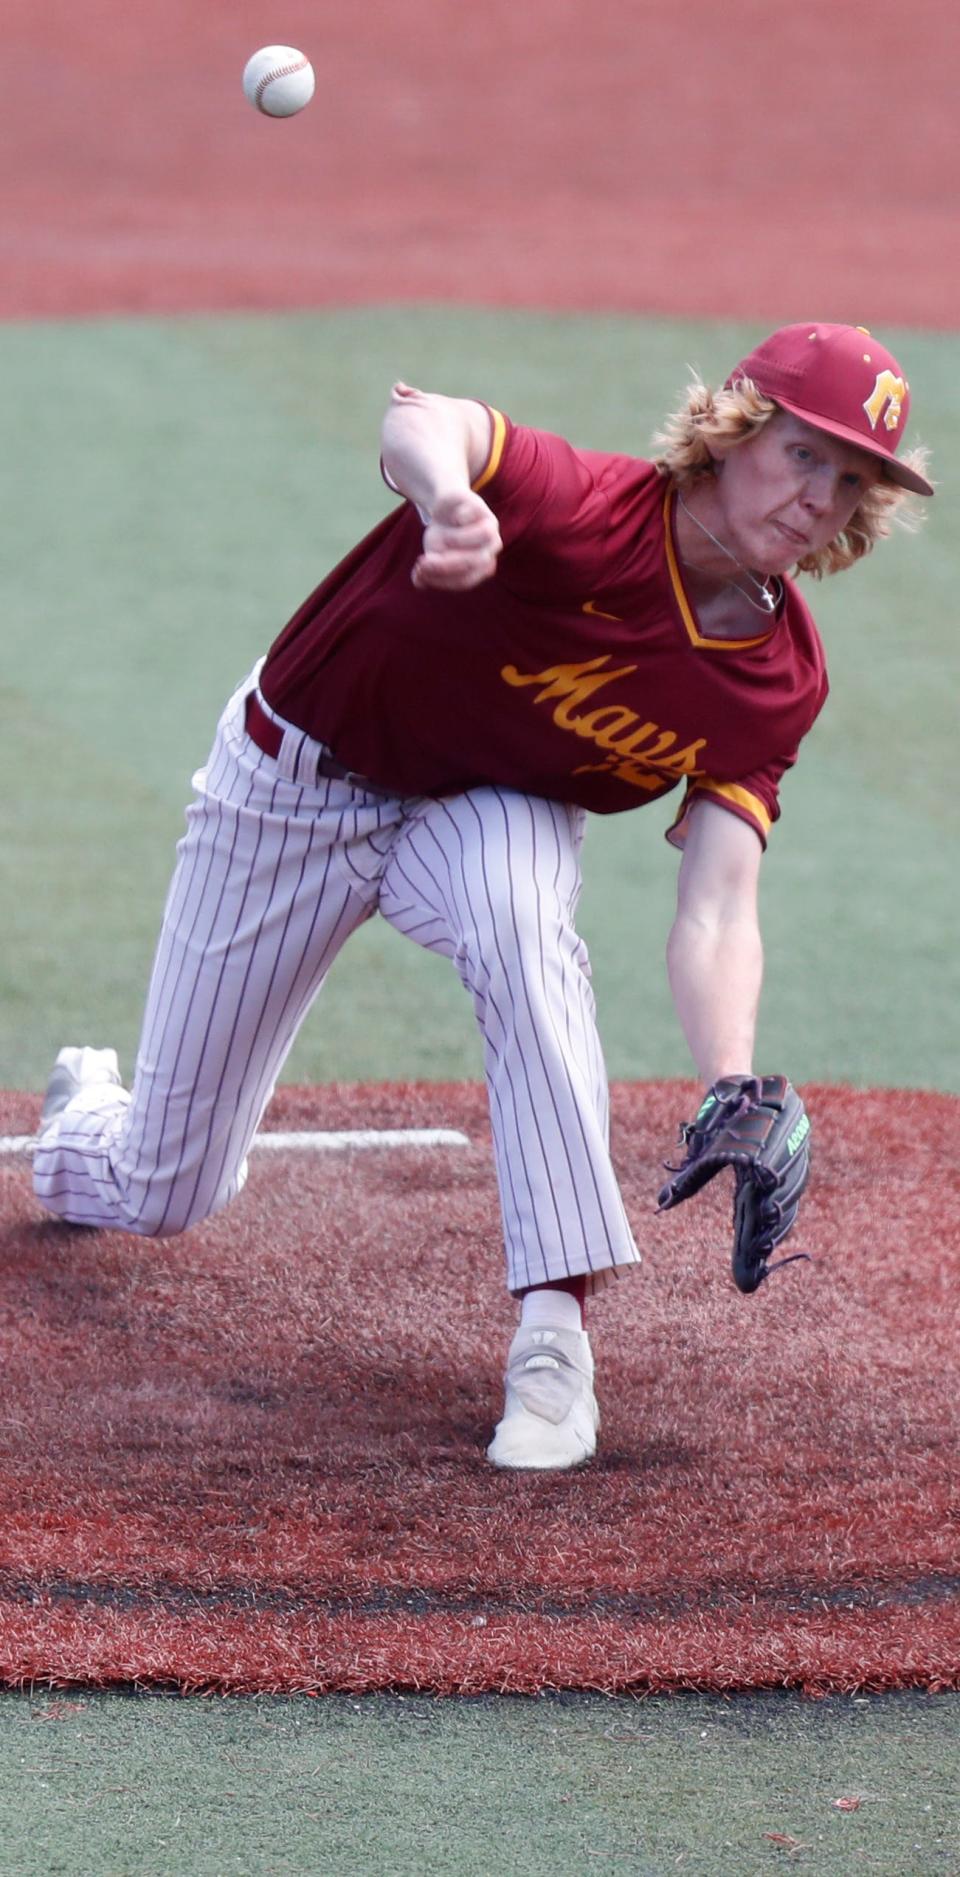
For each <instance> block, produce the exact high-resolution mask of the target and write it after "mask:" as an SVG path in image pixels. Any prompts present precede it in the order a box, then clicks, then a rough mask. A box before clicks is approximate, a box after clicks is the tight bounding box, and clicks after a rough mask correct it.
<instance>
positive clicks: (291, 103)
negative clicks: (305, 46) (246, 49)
mask: <svg viewBox="0 0 960 1877" xmlns="http://www.w3.org/2000/svg"><path fill="white" fill-rule="evenodd" d="M315 82H316V81H315V79H314V76H313V66H312V65H311V63H310V60H309V59H305V58H304V56H303V53H302V52H298V51H297V49H296V46H261V48H260V50H259V52H255V53H254V54H253V57H252V58H250V59H248V60H247V63H246V65H245V66H244V68H243V90H244V96H245V97H246V98H248V99H249V101H250V103H251V104H252V105H255V107H256V109H257V110H258V111H265V112H266V114H267V116H268V117H293V115H294V113H295V112H296V111H302V110H303V107H304V105H305V104H309V103H310V100H311V98H312V97H313V89H314V85H315Z"/></svg>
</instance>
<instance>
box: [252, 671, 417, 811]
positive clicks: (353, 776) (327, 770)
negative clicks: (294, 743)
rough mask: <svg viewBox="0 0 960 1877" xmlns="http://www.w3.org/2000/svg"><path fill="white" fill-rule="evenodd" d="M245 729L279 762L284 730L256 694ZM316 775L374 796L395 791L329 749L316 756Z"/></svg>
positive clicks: (258, 745) (262, 748) (259, 745)
mask: <svg viewBox="0 0 960 1877" xmlns="http://www.w3.org/2000/svg"><path fill="white" fill-rule="evenodd" d="M244 727H245V729H246V732H247V735H248V737H249V738H250V741H251V743H255V744H256V746H257V748H258V749H259V750H262V751H263V753H264V755H265V756H271V757H272V758H273V759H274V761H276V758H277V757H278V756H279V754H280V750H281V747H282V744H283V727H282V725H281V724H279V723H277V722H276V721H275V720H274V718H273V717H268V716H267V713H266V711H265V710H264V708H263V706H262V704H261V703H260V699H259V698H258V697H257V694H256V692H255V691H251V692H250V694H249V696H248V698H247V701H246V705H245V707H244ZM316 773H317V775H318V776H328V777H329V778H330V780H331V781H333V782H349V783H351V784H352V785H353V787H354V788H355V789H366V790H367V791H368V793H369V794H372V795H389V794H391V793H392V792H393V791H392V790H390V789H384V788H381V787H380V786H379V785H378V784H377V783H376V782H371V781H369V779H368V778H367V777H366V776H358V775H357V773H356V771H355V770H353V769H347V768H346V767H345V766H344V764H343V763H338V761H337V759H336V757H335V756H331V755H330V754H329V752H328V751H327V750H321V752H320V755H319V756H318V757H317V768H316Z"/></svg>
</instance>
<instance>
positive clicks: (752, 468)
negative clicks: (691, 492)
mask: <svg viewBox="0 0 960 1877" xmlns="http://www.w3.org/2000/svg"><path fill="white" fill-rule="evenodd" d="M879 474H880V470H879V467H878V465H877V464H876V463H875V462H874V459H873V458H872V457H871V456H869V455H868V454H867V452H866V451H865V450H858V449H856V448H855V447H854V446H853V445H851V444H848V443H843V442H841V441H840V439H839V438H838V437H831V436H828V435H827V434H826V433H825V432H824V431H822V430H815V429H814V428H813V426H812V424H805V423H804V422H803V421H802V419H801V418H799V417H792V416H791V415H790V413H789V412H788V411H777V412H775V414H774V416H773V417H771V419H770V422H769V423H768V424H766V425H765V426H764V428H763V430H761V431H760V432H759V434H758V435H757V436H756V437H754V438H752V439H751V441H750V442H749V443H741V444H739V445H738V446H737V448H736V449H733V450H731V451H730V452H729V454H728V455H726V456H725V457H724V458H723V460H722V464H721V467H720V473H719V475H718V477H717V481H716V494H717V498H718V501H719V504H720V512H721V514H722V519H723V522H724V524H725V527H726V530H727V532H726V534H722V533H721V531H720V530H719V529H718V530H717V533H718V534H720V538H721V539H722V540H724V541H725V542H726V544H727V545H728V546H729V547H731V548H733V550H734V552H735V553H736V554H737V556H738V558H739V559H740V560H742V561H743V562H744V564H745V566H747V567H755V568H756V569H757V571H758V572H760V573H763V574H782V573H786V571H787V569H788V568H790V567H792V566H793V565H794V563H795V562H796V561H798V560H802V559H803V557H804V555H806V554H815V553H817V552H818V551H819V550H820V549H821V548H824V547H826V546H827V544H828V542H830V541H832V540H833V539H834V538H835V536H836V535H838V534H839V533H840V532H841V530H842V529H843V528H845V527H846V525H847V522H848V521H849V520H850V517H851V516H852V514H853V512H854V510H855V508H856V507H857V504H858V503H859V501H860V500H861V498H862V496H863V495H864V494H865V492H866V490H867V489H869V488H870V486H871V484H872V483H874V482H876V480H877V478H878V476H879Z"/></svg>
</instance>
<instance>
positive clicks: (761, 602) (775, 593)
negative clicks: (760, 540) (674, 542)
mask: <svg viewBox="0 0 960 1877" xmlns="http://www.w3.org/2000/svg"><path fill="white" fill-rule="evenodd" d="M677 501H678V502H679V504H680V507H681V508H682V509H683V512H684V514H685V515H686V517H687V519H688V521H692V522H693V525H694V527H695V528H699V530H700V533H701V534H705V535H706V537H707V540H708V541H712V542H713V545H714V547H718V548H719V549H720V552H721V554H725V555H726V557H727V559H728V560H732V562H733V564H734V566H735V567H738V568H739V569H740V572H741V573H742V574H745V575H746V577H747V579H748V580H749V582H750V585H751V586H752V587H755V588H756V590H757V592H758V593H759V595H760V598H759V599H758V600H755V599H754V597H753V594H752V593H748V592H747V589H746V587H742V586H741V585H740V582H739V580H728V581H727V585H728V586H731V587H736V589H737V592H738V593H742V594H743V597H744V599H745V600H749V602H750V604H751V606H755V607H756V609H757V612H758V613H766V615H767V617H768V618H769V616H770V614H771V613H775V612H776V610H777V607H778V606H779V604H780V601H781V599H782V598H783V581H782V580H780V579H779V577H778V576H777V575H776V574H773V575H771V576H770V578H772V580H773V586H772V588H771V587H769V586H768V585H767V582H766V580H758V579H757V577H756V574H752V573H751V572H750V569H749V567H745V566H744V564H743V562H742V561H739V560H738V559H737V557H736V555H735V554H734V553H733V551H732V549H731V548H728V547H726V546H725V545H724V543H723V542H722V541H718V540H717V537H716V535H715V534H711V532H710V529H709V528H708V527H707V525H706V522H703V521H701V520H700V518H699V516H697V515H693V514H691V512H690V510H689V508H688V507H687V505H686V502H685V501H684V499H683V492H682V490H680V489H678V490H677Z"/></svg>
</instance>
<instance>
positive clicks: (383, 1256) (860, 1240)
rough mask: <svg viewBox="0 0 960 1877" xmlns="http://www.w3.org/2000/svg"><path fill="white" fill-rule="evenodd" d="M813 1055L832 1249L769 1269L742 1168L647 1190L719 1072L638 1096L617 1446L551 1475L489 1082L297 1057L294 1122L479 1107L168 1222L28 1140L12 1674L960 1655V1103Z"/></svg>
mask: <svg viewBox="0 0 960 1877" xmlns="http://www.w3.org/2000/svg"><path fill="white" fill-rule="evenodd" d="M805 1092H806V1093H807V1095H808V1098H809V1101H810V1104H811V1107H812V1110H813V1113H814V1116H815V1126H816V1159H815V1171H814V1178H813V1181H812V1184H811V1189H810V1191H809V1194H808V1197H807V1198H806V1200H805V1202H804V1207H803V1211H802V1215H801V1225H800V1227H799V1228H798V1231H797V1233H796V1235H795V1248H796V1249H803V1250H806V1251H809V1252H810V1253H811V1256H812V1262H811V1263H810V1264H796V1265H792V1266H791V1267H790V1268H789V1269H788V1270H787V1271H784V1272H783V1273H781V1274H779V1275H778V1276H776V1277H774V1278H773V1280H772V1281H771V1282H770V1283H769V1284H768V1285H767V1286H765V1287H764V1288H763V1289H762V1290H761V1291H760V1292H759V1293H758V1294H757V1295H756V1296H755V1297H753V1298H743V1297H741V1296H739V1294H738V1293H737V1292H736V1291H735V1290H734V1289H733V1286H732V1284H731V1282H730V1278H729V1274H728V1212H729V1189H727V1190H725V1191H721V1190H720V1188H721V1184H722V1183H721V1182H720V1181H717V1182H716V1183H715V1185H714V1187H713V1188H711V1189H710V1190H709V1191H708V1192H707V1193H705V1194H703V1195H701V1197H700V1199H699V1200H696V1201H694V1202H692V1203H691V1204H690V1205H688V1206H686V1207H684V1208H682V1209H681V1210H680V1211H678V1212H677V1213H676V1214H670V1215H667V1216H665V1217H663V1218H659V1219H658V1218H657V1217H656V1215H655V1214H654V1211H653V1197H654V1195H655V1193H656V1189H657V1185H658V1171H659V1165H660V1162H661V1161H662V1159H663V1158H664V1156H665V1154H668V1153H669V1152H670V1149H671V1147H672V1144H673V1141H674V1138H675V1129H676V1122H677V1119H678V1117H679V1116H680V1115H683V1114H686V1113H688V1112H689V1111H690V1106H691V1102H692V1100H693V1097H694V1093H695V1091H694V1090H693V1088H692V1086H691V1085H688V1084H685V1085H680V1084H672V1085H668V1086H633V1085H631V1086H628V1087H622V1088H619V1089H617V1090H616V1091H615V1100H614V1138H615V1147H616V1157H617V1161H618V1165H619V1167H620V1170H621V1173H622V1177H623V1181H624V1187H625V1190H626V1193H627V1198H628V1206H629V1210H630V1213H631V1217H632V1218H633V1220H634V1223H635V1226H636V1230H637V1234H638V1238H639V1240H640V1242H641V1244H642V1246H643V1247H644V1249H645V1254H646V1261H645V1264H644V1265H643V1267H642V1269H641V1270H640V1271H639V1272H638V1273H637V1274H635V1275H633V1276H631V1277H629V1278H625V1279H624V1280H623V1281H622V1282H621V1283H620V1284H619V1285H618V1286H616V1288H615V1289H614V1290H613V1291H612V1292H608V1293H607V1295H606V1296H605V1297H604V1298H603V1299H601V1300H600V1301H599V1302H598V1303H597V1304H596V1305H595V1306H593V1307H592V1314H591V1324H590V1327H591V1330H592V1334H593V1342H594V1348H595V1351H596V1355H597V1362H598V1394H599V1398H600V1405H601V1413H602V1416H603V1427H602V1430H601V1442H602V1445H601V1453H600V1457H599V1458H598V1460H597V1462H596V1463H595V1464H594V1465H593V1466H591V1467H590V1468H589V1469H588V1470H587V1471H585V1472H584V1473H582V1474H573V1475H562V1476H550V1475H539V1476H538V1475H530V1476H523V1475H521V1476H510V1475H507V1476H504V1475H501V1474H498V1473H496V1472H495V1471H493V1470H492V1469H491V1468H489V1467H488V1465H487V1464H486V1462H485V1460H484V1458H483V1448H484V1445H485V1443H486V1440H487V1439H488V1438H489V1433H490V1429H491V1426H492V1424H493V1421H494V1420H495V1419H496V1417H497V1415H498V1412H499V1409H500V1403H501V1395H500V1387H501V1383H500V1374H501V1366H502V1360H503V1354H504V1350H505V1347H506V1342H507V1340H508V1338H509V1335H510V1332H511V1327H512V1322H513V1315H514V1312H513V1308H512V1306H511V1305H510V1304H509V1302H508V1300H507V1299H506V1298H505V1296H504V1294H503V1291H502V1288H501V1284H502V1279H501V1254H500V1246H499V1230H498V1219H497V1205H496V1194H495V1188H494V1181H493V1174H492V1166H491V1161H490V1156H489V1142H488V1129H487V1122H486V1113H485V1106H484V1098H483V1094H482V1091H480V1090H479V1089H477V1088H474V1087H449V1086H437V1085H420V1086H416V1087H403V1086H395V1085H394V1086H390V1087H373V1088H366V1089H345V1088H330V1089H314V1090H302V1089H301V1090H287V1091H285V1092H283V1093H282V1094H281V1095H280V1096H279V1097H278V1098H277V1100H276V1102H275V1103H274V1105H273V1108H272V1109H271V1113H270V1117H269V1125H270V1126H271V1127H272V1128H275V1129H298V1128H311V1129H316V1128H323V1129H336V1128H344V1127H346V1128H356V1127H375V1128H382V1127H400V1126H402V1127H411V1126H414V1127H417V1126H437V1127H453V1128H462V1129H463V1130H464V1131H465V1132H466V1133H467V1134H468V1136H469V1137H470V1143H471V1144H470V1146H469V1147H461V1148H454V1149H449V1150H445V1149H440V1148H429V1149H411V1148H406V1149H402V1150H401V1149H399V1148H390V1149H387V1148H382V1149H381V1148H376V1149H373V1150H368V1151H364V1152H359V1151H358V1152H354V1153H346V1154H335V1155H334V1154H320V1153H317V1154H308V1153H302V1152H300V1153H295V1152H290V1153H287V1152H281V1153H271V1154H266V1153H263V1154H259V1155H255V1156H254V1158H253V1162H252V1172H251V1178H250V1183H249V1186H248V1188H247V1190H246V1192H245V1193H244V1195H243V1196H242V1198H241V1199H240V1200H239V1201H238V1202H237V1203H236V1205H235V1206H234V1207H233V1208H232V1210H230V1211H229V1212H228V1213H226V1214H224V1215H223V1216H222V1217H220V1218H219V1219H217V1220H215V1221H212V1222H211V1223H210V1224H208V1225H207V1226H205V1227H202V1228H199V1229H197V1230H195V1231H192V1232H190V1233H189V1234H187V1235H185V1236H184V1237H183V1238H181V1239H178V1240H172V1241H169V1242H166V1243H163V1242H160V1243H152V1242H147V1241H143V1240H138V1239H134V1238H126V1237H123V1236H121V1235H119V1234H111V1233H91V1232H84V1231H80V1230H74V1229H71V1228H68V1227H64V1226H62V1225H59V1224H57V1223H55V1222H53V1221H51V1220H49V1219H47V1218H46V1217H45V1215H44V1214H42V1213H41V1212H40V1210H39V1209H38V1208H37V1207H36V1205H35V1203H34V1201H33V1199H32V1196H31V1193H30V1187H29V1177H28V1168H27V1164H26V1162H25V1161H24V1160H23V1159H20V1160H16V1159H6V1160H3V1161H0V1205H2V1239H0V1312H2V1331H0V1335H2V1367H3V1375H4V1413H3V1419H4V1441H3V1448H2V1455H0V1507H2V1533H3V1536H2V1541H0V1544H2V1550H0V1679H2V1680H4V1681H5V1682H7V1683H8V1684H15V1685H16V1684H20V1683H23V1682H25V1681H38V1680H42V1681H49V1682H52V1683H55V1684H58V1685H67V1684H70V1683H87V1684H101V1685H108V1684H126V1683H140V1684H145V1683H149V1684H154V1685H158V1686H164V1685H167V1686H171V1685H172V1686H177V1687H180V1688H184V1689H198V1688H203V1689H216V1690H223V1691H244V1690H250V1691H252V1690H265V1691H271V1692H293V1691H297V1690H317V1691H319V1690H328V1689H352V1690H362V1689H374V1688H406V1689H432V1690H436V1691H438V1692H443V1693H454V1692H458V1693H462V1692H475V1691H480V1690H488V1689H500V1690H504V1691H513V1692H533V1691H536V1690H539V1689H543V1688H547V1687H576V1688H593V1689H603V1690H607V1691H609V1692H614V1691H618V1690H626V1689H668V1688H698V1689H738V1688H760V1687H777V1686H800V1687H803V1688H805V1689H807V1690H809V1691H819V1690H826V1689H846V1690H849V1689H854V1688H871V1689H879V1688H892V1687H904V1686H908V1685H917V1686H923V1687H929V1688H946V1687H955V1686H960V1501H958V1492H957V1483H956V1455H957V1451H958V1445H960V1387H958V1381H960V1376H958V1369H960V1334H958V1331H960V1324H958V1314H960V1306H958V1298H960V1172H958V1166H957V1159H956V1152H955V1142H956V1139H957V1137H958V1132H960V1125H958V1124H960V1101H958V1100H957V1099H956V1098H954V1097H951V1096H945V1095H934V1094H923V1093H917V1094H911V1095H907V1096H904V1095H899V1094H898V1095H893V1094H889V1093H874V1094H871V1095H868V1096H862V1095H858V1096H857V1133H856V1138H854V1136H853V1132H852V1129H851V1128H850V1126H849V1113H850V1109H849V1095H848V1094H846V1093H845V1092H844V1091H843V1090H840V1089H836V1088H824V1089H819V1090H818V1089H811V1090H807V1091H805ZM37 1107H38V1103H37V1101H36V1098H35V1097H30V1096H7V1097H4V1098H3V1099H2V1101H0V1131H2V1132H4V1133H11V1134H15V1133H26V1132H29V1131H30V1130H31V1128H32V1127H33V1126H34V1125H35V1122H36V1118H37Z"/></svg>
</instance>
